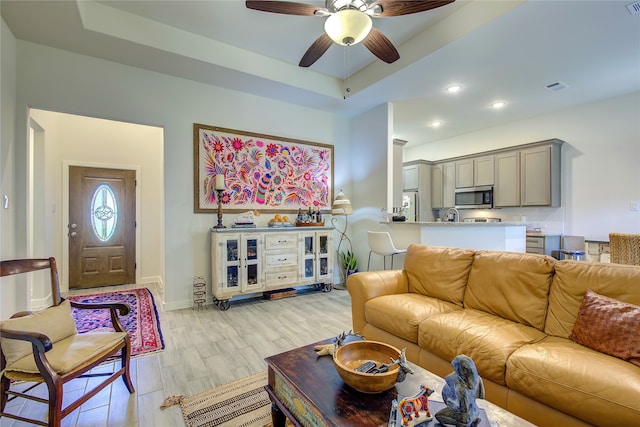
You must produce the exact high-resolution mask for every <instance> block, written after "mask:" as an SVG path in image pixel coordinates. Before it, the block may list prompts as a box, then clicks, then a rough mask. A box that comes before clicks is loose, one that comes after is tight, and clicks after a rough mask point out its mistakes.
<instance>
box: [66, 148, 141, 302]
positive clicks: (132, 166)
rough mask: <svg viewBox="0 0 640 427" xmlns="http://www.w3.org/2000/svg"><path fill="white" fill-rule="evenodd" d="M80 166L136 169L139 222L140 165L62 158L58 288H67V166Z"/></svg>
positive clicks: (138, 217)
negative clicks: (60, 242)
mask: <svg viewBox="0 0 640 427" xmlns="http://www.w3.org/2000/svg"><path fill="white" fill-rule="evenodd" d="M70 166H80V167H88V168H104V169H125V170H134V171H136V181H137V185H136V224H139V223H140V188H141V185H140V182H141V175H140V170H141V169H140V166H139V165H121V164H113V163H93V162H75V161H72V160H64V161H63V162H62V224H61V226H62V242H63V243H62V267H63V268H62V272H61V273H62V274H60V276H61V277H60V290H61V291H68V290H69V238H68V231H69V228H68V224H69V167H70ZM135 262H136V264H137V268H136V283H140V270H141V269H140V227H136V261H135Z"/></svg>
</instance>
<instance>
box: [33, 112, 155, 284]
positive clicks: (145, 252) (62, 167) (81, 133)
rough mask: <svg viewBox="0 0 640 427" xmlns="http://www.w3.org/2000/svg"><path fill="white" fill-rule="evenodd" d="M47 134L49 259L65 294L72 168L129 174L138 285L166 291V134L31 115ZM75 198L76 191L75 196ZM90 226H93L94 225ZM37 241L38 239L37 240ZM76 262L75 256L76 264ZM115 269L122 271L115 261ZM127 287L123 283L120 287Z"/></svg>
mask: <svg viewBox="0 0 640 427" xmlns="http://www.w3.org/2000/svg"><path fill="white" fill-rule="evenodd" d="M30 117H31V118H32V119H33V120H35V121H36V122H37V123H38V124H39V125H40V127H41V128H42V129H43V132H44V144H45V169H44V175H45V191H44V194H43V193H40V194H35V195H34V197H36V198H37V197H45V198H46V200H47V202H46V206H45V211H44V215H45V228H46V230H47V233H48V235H49V237H48V241H47V242H46V245H45V248H46V253H44V254H42V255H44V256H46V257H49V256H54V257H56V259H57V261H58V271H59V274H60V287H61V290H62V291H63V292H64V291H67V290H69V283H70V280H69V274H70V270H71V265H70V263H71V254H70V252H69V236H68V234H70V232H71V230H70V229H69V228H68V226H69V225H70V224H72V223H73V222H72V221H71V220H70V219H71V218H70V212H69V203H70V190H69V185H70V182H69V178H70V176H69V170H70V168H71V167H86V168H98V169H121V170H130V171H133V173H134V176H135V178H134V180H135V181H137V186H135V187H134V190H133V194H134V197H135V207H136V209H135V213H134V214H133V217H134V224H135V225H137V227H135V229H134V231H133V232H129V233H128V237H132V238H133V239H134V245H133V247H134V248H135V249H134V255H133V256H132V257H131V259H133V260H135V261H134V262H135V264H136V266H137V268H136V269H135V276H134V280H129V279H126V281H127V282H130V283H135V284H136V285H138V286H147V285H152V284H157V285H158V286H159V287H160V288H163V287H164V258H165V257H164V247H165V245H164V235H165V233H164V229H165V228H164V129H163V128H161V127H157V126H147V125H142V124H135V123H128V122H119V121H113V120H105V119H97V118H92V117H86V116H79V115H72V114H66V113H58V112H51V111H45V110H38V109H31V110H30ZM72 192H73V190H72ZM89 223H90V220H89ZM36 238H37V237H36ZM75 258H76V256H74V259H75ZM112 261H113V265H112V267H113V269H114V270H117V269H119V268H120V267H119V266H118V265H116V264H117V263H118V262H120V261H119V260H118V259H117V258H114V259H112ZM121 283H122V282H121Z"/></svg>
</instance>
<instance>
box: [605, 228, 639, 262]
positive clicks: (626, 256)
mask: <svg viewBox="0 0 640 427" xmlns="http://www.w3.org/2000/svg"><path fill="white" fill-rule="evenodd" d="M609 252H610V254H611V262H613V263H616V264H627V265H640V234H624V233H609Z"/></svg>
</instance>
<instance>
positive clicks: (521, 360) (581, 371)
mask: <svg viewBox="0 0 640 427" xmlns="http://www.w3.org/2000/svg"><path fill="white" fill-rule="evenodd" d="M507 386H508V387H509V388H511V389H513V390H516V391H518V392H519V393H521V394H524V395H525V396H529V397H531V398H532V399H535V400H537V401H539V402H542V403H544V404H546V405H548V406H551V407H552V408H556V409H559V410H561V411H563V412H566V413H568V414H571V415H573V416H575V417H578V418H581V419H583V420H585V421H587V422H588V423H590V424H593V425H609V426H632V425H638V420H640V399H639V398H638V396H640V367H638V366H636V365H633V364H631V363H628V362H625V361H624V360H620V359H617V358H615V357H611V356H607V355H606V354H602V353H599V352H597V351H595V350H591V349H590V348H587V347H584V346H581V345H579V344H576V343H574V342H573V341H570V340H568V339H566V338H558V337H553V336H547V337H546V338H545V339H544V340H542V341H539V342H537V343H531V344H525V345H523V346H522V347H520V348H519V349H517V350H516V351H514V352H513V354H512V355H511V357H509V360H508V361H507ZM603 414H606V416H604V418H603Z"/></svg>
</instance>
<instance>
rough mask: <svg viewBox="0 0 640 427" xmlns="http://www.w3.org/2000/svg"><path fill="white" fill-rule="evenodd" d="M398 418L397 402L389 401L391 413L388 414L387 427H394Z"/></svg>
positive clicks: (394, 400)
mask: <svg viewBox="0 0 640 427" xmlns="http://www.w3.org/2000/svg"><path fill="white" fill-rule="evenodd" d="M397 417H398V401H397V400H396V399H393V400H392V401H391V411H390V412H389V423H388V424H387V427H396V418H397Z"/></svg>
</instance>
